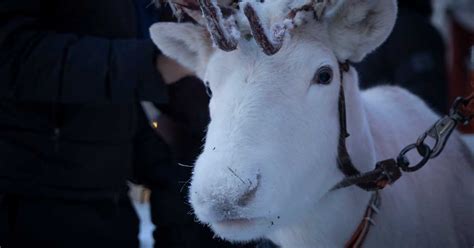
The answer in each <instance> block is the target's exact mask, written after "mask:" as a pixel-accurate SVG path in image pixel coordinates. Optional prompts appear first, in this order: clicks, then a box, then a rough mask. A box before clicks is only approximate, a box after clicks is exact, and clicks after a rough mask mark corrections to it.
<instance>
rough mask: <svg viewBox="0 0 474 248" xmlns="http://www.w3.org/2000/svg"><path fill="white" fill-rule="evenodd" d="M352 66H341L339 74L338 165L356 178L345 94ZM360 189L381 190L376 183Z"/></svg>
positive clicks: (357, 173)
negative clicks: (348, 140)
mask: <svg viewBox="0 0 474 248" xmlns="http://www.w3.org/2000/svg"><path fill="white" fill-rule="evenodd" d="M349 69H350V65H349V63H348V62H346V63H340V64H339V74H340V77H341V78H340V80H341V86H340V90H339V104H338V105H339V125H340V132H339V146H338V156H337V157H338V161H337V165H338V168H339V170H340V171H341V172H342V173H343V174H344V175H345V176H346V177H347V178H356V177H358V176H360V174H361V173H360V171H359V170H358V169H357V168H356V167H355V166H354V164H353V163H352V160H351V157H350V155H349V152H348V150H347V144H346V140H347V138H349V136H350V134H349V132H348V131H347V113H346V98H345V94H344V82H343V81H344V73H346V72H348V71H349ZM356 185H357V186H358V187H360V188H362V189H363V190H366V191H372V190H374V189H377V188H379V187H378V186H377V185H376V183H375V182H361V183H357V184H356Z"/></svg>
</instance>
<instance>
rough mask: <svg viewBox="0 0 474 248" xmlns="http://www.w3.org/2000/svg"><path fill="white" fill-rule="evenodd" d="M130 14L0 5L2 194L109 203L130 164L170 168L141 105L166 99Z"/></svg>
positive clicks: (93, 0) (94, 6) (39, 2)
mask: <svg viewBox="0 0 474 248" xmlns="http://www.w3.org/2000/svg"><path fill="white" fill-rule="evenodd" d="M138 7H143V8H145V7H146V6H138ZM136 8H137V6H135V2H134V1H133V0H100V1H97V0H80V1H77V0H20V1H18V0H0V193H2V192H14V193H23V194H39V195H47V196H58V197H62V198H64V197H71V198H80V199H83V198H96V197H101V198H102V197H109V196H110V197H115V195H116V194H117V193H118V192H119V191H121V190H123V189H124V188H125V183H126V180H127V179H129V178H130V177H131V175H132V172H133V168H132V165H133V164H140V166H141V167H146V166H149V165H158V164H160V163H162V164H163V161H165V162H166V161H169V158H167V157H166V153H162V152H160V149H162V148H163V147H165V145H164V144H163V143H162V142H160V140H158V139H156V138H154V137H153V138H152V136H153V135H154V133H153V131H151V129H150V127H149V125H148V123H147V120H146V119H145V115H144V113H143V112H142V110H141V108H140V106H139V104H138V102H139V101H141V100H150V101H153V102H156V103H164V102H166V101H167V93H166V89H165V87H164V84H163V83H162V79H161V77H160V75H159V74H158V73H157V70H156V66H155V59H156V56H157V54H158V51H157V50H156V48H155V46H154V45H153V44H152V42H151V41H150V40H138V39H136V37H137V34H138V29H139V26H140V23H138V19H137V16H136V10H137V9H136ZM144 146H149V147H147V148H144ZM141 151H156V152H154V153H153V152H152V153H148V154H145V155H144V154H143V152H141ZM149 176H150V177H151V175H149ZM155 179H156V178H155ZM145 183H146V182H145Z"/></svg>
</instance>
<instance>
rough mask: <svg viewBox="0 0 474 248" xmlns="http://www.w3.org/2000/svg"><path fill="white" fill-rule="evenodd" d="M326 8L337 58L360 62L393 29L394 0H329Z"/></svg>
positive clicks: (330, 34) (395, 14)
mask: <svg viewBox="0 0 474 248" xmlns="http://www.w3.org/2000/svg"><path fill="white" fill-rule="evenodd" d="M332 1H333V2H335V3H334V5H333V6H332V7H331V8H328V10H327V12H326V14H327V15H326V17H325V18H326V19H327V20H328V30H329V37H330V41H331V44H332V46H333V49H334V51H335V53H336V57H337V58H338V59H339V60H340V61H346V60H349V61H352V62H359V61H361V60H362V59H363V58H364V57H365V56H366V55H367V54H368V53H370V52H372V51H373V50H375V49H376V48H377V47H378V46H380V45H381V44H382V43H383V42H384V41H385V40H386V39H387V37H388V36H389V35H390V33H391V32H392V29H393V26H394V25H395V20H396V16H397V3H396V0H332Z"/></svg>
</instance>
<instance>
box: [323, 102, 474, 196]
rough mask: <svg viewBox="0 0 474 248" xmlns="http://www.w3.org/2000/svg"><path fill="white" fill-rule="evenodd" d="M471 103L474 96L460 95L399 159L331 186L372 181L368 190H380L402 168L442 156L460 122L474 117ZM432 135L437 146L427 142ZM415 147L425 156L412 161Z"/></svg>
mask: <svg viewBox="0 0 474 248" xmlns="http://www.w3.org/2000/svg"><path fill="white" fill-rule="evenodd" d="M471 104H474V96H471V97H468V98H462V97H459V98H458V99H456V101H455V102H454V104H453V106H452V107H451V110H450V111H449V115H447V116H445V117H443V118H441V119H440V120H438V121H437V122H436V123H435V124H434V125H433V126H432V127H431V128H430V129H428V130H427V131H426V132H424V133H423V134H422V135H421V136H420V137H419V138H418V140H417V141H416V142H415V143H413V144H411V145H408V146H407V147H405V148H403V149H402V151H401V152H400V154H399V155H398V157H397V158H396V159H388V160H385V161H380V162H378V163H377V165H376V167H375V169H374V170H372V171H369V172H366V173H363V174H359V175H355V176H352V177H346V178H345V179H343V180H342V181H340V182H339V183H338V184H336V185H335V186H334V187H333V188H332V189H331V190H336V189H341V188H346V187H349V186H352V185H355V184H361V183H363V184H367V185H370V187H367V188H366V190H368V191H375V190H380V189H383V188H385V187H386V186H387V185H389V184H393V183H394V182H395V181H397V180H398V179H399V178H400V177H401V176H402V171H403V172H415V171H418V170H419V169H421V168H423V166H425V165H426V164H427V163H428V162H429V161H430V160H431V159H434V158H436V157H438V156H439V155H440V154H441V153H442V152H443V150H444V148H445V146H446V143H447V142H448V140H449V138H450V137H451V135H452V134H453V132H454V130H455V129H456V128H457V126H458V125H460V124H462V125H467V124H469V123H470V122H471V121H472V119H473V118H474V113H473V112H472V111H466V109H468V106H470V105H471ZM428 138H430V139H432V140H434V145H433V146H430V145H428V144H426V141H427V140H428ZM414 150H415V151H417V152H418V154H419V155H420V157H421V160H420V161H419V162H418V163H416V164H414V165H412V163H411V162H410V160H409V159H408V157H407V154H408V153H409V152H411V151H414Z"/></svg>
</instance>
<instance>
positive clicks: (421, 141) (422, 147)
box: [397, 97, 473, 172]
mask: <svg viewBox="0 0 474 248" xmlns="http://www.w3.org/2000/svg"><path fill="white" fill-rule="evenodd" d="M471 101H473V99H472V98H462V97H459V98H458V99H456V101H455V102H454V104H453V106H452V107H451V110H450V111H449V115H447V116H445V117H443V118H441V119H440V120H438V121H437V122H436V123H435V124H434V125H433V126H432V127H431V128H430V129H428V130H427V131H426V132H424V133H423V134H422V135H421V136H420V137H419V138H418V140H417V141H416V143H414V144H411V145H409V146H407V147H405V148H404V149H403V150H402V151H401V152H400V154H399V155H398V157H397V164H398V166H399V167H400V169H402V170H403V171H405V172H414V171H417V170H419V169H421V168H423V166H425V165H426V164H427V163H428V162H429V161H430V160H431V159H434V158H436V157H438V156H439V155H440V154H441V153H442V152H443V150H444V148H445V146H446V143H447V142H448V140H449V138H450V137H451V135H452V133H453V131H454V130H455V129H456V128H457V126H458V125H459V124H462V125H467V124H469V122H470V121H471V120H472V118H473V116H472V114H470V115H466V114H465V113H462V112H461V108H462V107H466V106H468V105H469V104H470V102H471ZM428 138H430V139H432V140H434V142H435V143H434V145H433V146H429V145H427V144H426V141H427V139H428ZM415 149H416V151H417V152H418V154H419V155H420V156H421V157H422V159H421V161H420V162H418V163H417V164H415V165H413V166H411V163H410V161H409V160H408V158H407V156H406V155H407V153H409V152H410V151H412V150H415Z"/></svg>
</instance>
